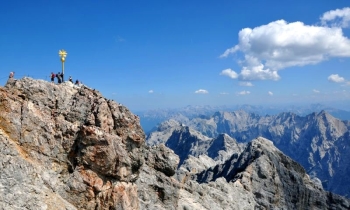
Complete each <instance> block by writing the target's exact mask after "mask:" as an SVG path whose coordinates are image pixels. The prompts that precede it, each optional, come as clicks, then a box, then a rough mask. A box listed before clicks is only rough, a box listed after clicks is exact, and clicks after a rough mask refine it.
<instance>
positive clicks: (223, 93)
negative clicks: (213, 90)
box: [220, 92, 228, 95]
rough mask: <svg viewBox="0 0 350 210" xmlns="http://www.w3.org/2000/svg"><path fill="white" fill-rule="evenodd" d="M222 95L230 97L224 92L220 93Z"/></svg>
mask: <svg viewBox="0 0 350 210" xmlns="http://www.w3.org/2000/svg"><path fill="white" fill-rule="evenodd" d="M220 95H228V93H226V92H222V93H220Z"/></svg>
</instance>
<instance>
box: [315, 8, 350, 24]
mask: <svg viewBox="0 0 350 210" xmlns="http://www.w3.org/2000/svg"><path fill="white" fill-rule="evenodd" d="M320 19H321V22H322V24H323V25H327V24H330V25H332V26H336V27H342V28H347V27H349V23H350V7H345V8H343V9H336V10H331V11H328V12H325V13H324V14H323V15H322V17H321V18H320Z"/></svg>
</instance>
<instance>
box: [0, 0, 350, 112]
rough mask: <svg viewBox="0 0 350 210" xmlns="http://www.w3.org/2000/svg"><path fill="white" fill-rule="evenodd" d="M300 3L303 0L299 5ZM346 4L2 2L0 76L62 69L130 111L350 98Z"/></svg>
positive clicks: (40, 75) (349, 12)
mask: <svg viewBox="0 0 350 210" xmlns="http://www.w3.org/2000/svg"><path fill="white" fill-rule="evenodd" d="M305 2H307V3H305ZM349 7H350V3H349V1H348V0H337V1H334V0H325V1H319V0H318V1H314V0H309V1H300V0H293V1H291V0H285V1H275V0H272V1H257V0H256V1H250V0H247V1H232V0H231V1H226V0H225V1H224V0H223V1H209V0H208V1H203V0H202V1H199V0H198V1H197V0H193V1H183V0H178V1H161V0H159V1H132V0H131V1H117V0H115V1H112V0H110V1H97V0H94V1H93V0H85V1H80V0H76V1H68V0H62V1H45V0H41V1H39V0H33V1H24V0H22V1H18V0H13V1H2V2H1V3H0V58H1V64H2V65H1V72H2V74H3V76H0V83H1V84H5V82H6V79H7V75H8V73H9V72H10V71H15V72H16V74H15V77H16V78H21V77H23V76H25V75H28V76H31V77H33V78H37V79H45V80H49V74H50V72H52V71H54V72H58V71H61V63H60V60H59V57H58V51H59V50H60V49H65V50H66V51H67V52H68V56H67V59H66V63H65V67H66V68H65V73H66V78H67V76H69V75H71V76H72V77H73V79H79V80H81V81H82V82H83V83H84V84H85V85H87V86H89V87H92V88H95V89H98V90H100V91H101V92H102V93H103V95H104V96H105V97H107V98H112V99H114V100H116V101H118V102H120V103H122V104H124V105H126V106H127V107H129V108H130V109H131V110H133V111H140V110H147V109H157V108H175V107H182V106H186V105H235V104H255V105H258V104H273V105H277V104H285V103H315V102H320V103H328V104H344V103H345V104H349V102H350V82H349V81H350V72H349V67H350V9H349Z"/></svg>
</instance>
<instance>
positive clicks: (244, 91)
mask: <svg viewBox="0 0 350 210" xmlns="http://www.w3.org/2000/svg"><path fill="white" fill-rule="evenodd" d="M237 94H238V95H248V94H250V91H247V90H243V91H241V92H238V93H237Z"/></svg>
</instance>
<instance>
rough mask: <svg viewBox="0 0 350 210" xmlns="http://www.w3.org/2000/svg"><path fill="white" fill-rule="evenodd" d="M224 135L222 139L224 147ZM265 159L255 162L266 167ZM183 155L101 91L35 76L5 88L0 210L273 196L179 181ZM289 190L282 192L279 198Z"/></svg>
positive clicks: (190, 204)
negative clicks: (150, 135) (150, 141)
mask: <svg viewBox="0 0 350 210" xmlns="http://www.w3.org/2000/svg"><path fill="white" fill-rule="evenodd" d="M225 139H226V138H225V137H224V138H222V139H221V141H219V142H218V144H217V146H220V147H221V146H223V145H224V147H226V146H225V144H226V143H228V142H230V141H229V140H228V139H226V140H225ZM261 144H262V143H261ZM208 148H210V146H208ZM231 149H234V148H231ZM208 151H210V150H208ZM246 151H247V152H246V153H245V154H246V156H247V159H246V161H247V162H250V163H252V162H255V159H254V157H255V156H254V154H255V153H253V151H251V152H252V154H250V155H249V154H248V150H246ZM214 155H217V156H218V157H222V156H223V155H225V154H221V156H220V154H219V153H218V154H216V153H215V152H214ZM233 157H234V156H233ZM235 157H238V155H237V154H236V156H235ZM249 157H251V159H249ZM271 157H273V154H271ZM229 160H232V158H230V159H229ZM265 160H266V161H269V159H261V162H259V164H258V163H257V164H256V167H259V165H260V166H264V165H265V166H268V163H269V162H268V163H265V162H264V161H265ZM179 162H180V158H179V157H178V156H177V155H176V154H175V153H174V152H173V151H172V150H170V149H169V148H167V147H165V146H164V145H158V146H147V145H146V144H145V136H144V132H143V131H142V129H141V127H140V122H139V119H138V117H137V116H136V115H134V114H132V113H131V112H130V111H129V110H128V109H127V108H126V107H124V106H122V105H120V104H118V103H117V102H115V101H112V100H108V99H106V98H104V97H103V96H102V94H101V93H99V92H98V91H96V90H93V89H90V88H88V87H76V86H74V85H72V84H71V83H69V82H67V83H62V84H60V85H56V84H53V83H49V82H46V81H42V80H34V79H31V78H23V79H20V80H13V79H10V80H9V81H8V83H7V84H6V86H5V87H0V209H6V210H12V209H50V210H51V209H53V210H55V209H69V210H73V209H94V210H95V209H108V210H109V209H127V210H135V209H157V210H158V209H181V210H182V209H263V208H264V206H265V203H269V200H268V199H269V198H270V197H269V196H266V197H261V196H260V195H257V194H254V193H252V191H250V190H249V189H248V188H245V187H243V185H237V184H232V183H231V181H230V182H228V181H227V180H226V179H225V178H226V177H225V178H222V177H219V178H217V179H215V181H211V182H206V183H204V182H203V183H198V182H197V181H195V180H192V179H191V176H192V175H193V173H192V174H184V176H183V177H182V179H181V180H180V181H178V180H177V179H175V175H176V169H177V167H178V164H179ZM208 167H209V165H206V166H203V168H202V170H206V169H207V168H208ZM232 167H236V166H235V164H233V165H232ZM242 170H248V169H244V168H242ZM266 170H270V169H266ZM296 173H299V171H297V172H296ZM214 176H216V175H215V174H214V175H213V177H214ZM296 176H299V175H298V174H296ZM289 179H290V177H285V176H280V183H282V184H284V183H285V187H288V186H289V187H291V188H295V187H296V186H295V184H298V185H304V184H305V183H309V182H296V183H294V182H291V181H290V180H289ZM273 181H274V180H271V179H267V181H264V183H265V184H266V186H273ZM310 185H311V184H310ZM302 187H305V186H302ZM302 187H300V188H302ZM267 188H268V187H265V188H264V189H267ZM293 193H295V192H294V191H292V192H290V194H289V197H291V196H297V194H293ZM307 193H309V194H307V195H306V196H304V197H305V198H309V197H310V198H311V197H312V196H314V194H315V193H316V195H318V193H321V194H320V195H324V193H325V192H324V191H322V189H316V188H315V189H314V188H310V191H307ZM322 193H323V194H322ZM289 197H288V196H287V195H286V194H280V200H281V202H282V201H283V202H289V200H288V199H287V198H289ZM323 198H325V199H326V200H325V202H322V203H321V204H322V205H325V206H322V208H328V207H332V208H333V207H334V208H337V209H347V208H349V205H348V202H349V201H348V200H347V199H344V198H342V197H338V196H336V195H333V194H329V196H328V197H323ZM331 198H332V200H330V199H331ZM290 202H292V201H290ZM309 204H310V205H306V207H310V208H312V207H314V205H313V203H309ZM271 205H272V204H271ZM283 205H284V204H283ZM285 205H287V204H285ZM281 206H282V205H281ZM276 207H278V206H277V205H276ZM316 207H318V206H316ZM322 208H320V209H322ZM316 209H317V208H316Z"/></svg>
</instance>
